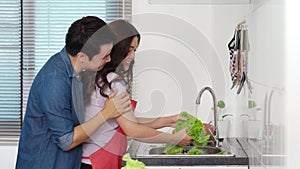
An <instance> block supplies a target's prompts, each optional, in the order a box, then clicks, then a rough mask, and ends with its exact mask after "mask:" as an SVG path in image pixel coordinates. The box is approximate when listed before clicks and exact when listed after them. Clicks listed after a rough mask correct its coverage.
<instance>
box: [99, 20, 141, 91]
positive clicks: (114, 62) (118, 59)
mask: <svg viewBox="0 0 300 169" xmlns="http://www.w3.org/2000/svg"><path fill="white" fill-rule="evenodd" d="M108 26H109V27H110V28H111V30H112V31H113V32H114V33H115V34H116V36H117V42H116V44H115V45H114V46H113V49H112V51H111V53H110V57H111V61H110V62H109V63H107V64H106V65H105V66H104V67H103V69H102V70H100V71H98V72H97V75H96V79H95V80H96V84H97V86H98V87H99V88H100V94H101V95H102V96H104V97H108V96H107V95H106V94H105V93H104V91H105V90H106V89H107V88H110V89H111V83H112V82H115V81H123V82H125V85H126V86H127V88H126V89H127V92H128V93H129V94H131V86H132V78H133V72H132V69H133V64H134V60H133V61H132V62H131V63H130V66H129V68H128V70H124V67H123V65H122V61H123V60H124V59H125V58H126V56H127V55H128V53H129V52H130V45H131V43H132V41H133V39H134V37H137V38H138V44H139V42H140V38H141V36H140V33H139V32H138V31H137V29H136V28H135V27H134V26H133V25H132V24H130V23H129V22H127V21H125V20H116V21H113V22H111V23H110V24H108ZM111 72H115V73H117V74H118V75H119V78H117V79H114V80H113V81H111V82H109V81H108V79H107V75H108V74H109V73H111ZM99 79H101V83H99Z"/></svg>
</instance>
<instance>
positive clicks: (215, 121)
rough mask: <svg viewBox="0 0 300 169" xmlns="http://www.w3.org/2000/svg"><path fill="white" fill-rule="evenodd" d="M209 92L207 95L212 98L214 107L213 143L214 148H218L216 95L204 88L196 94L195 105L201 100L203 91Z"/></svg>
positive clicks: (210, 89) (209, 89)
mask: <svg viewBox="0 0 300 169" xmlns="http://www.w3.org/2000/svg"><path fill="white" fill-rule="evenodd" d="M206 90H207V91H209V93H210V94H211V96H212V99H213V104H214V105H213V107H214V128H215V131H214V133H213V135H214V136H213V140H214V141H215V146H216V147H219V139H220V138H219V129H218V115H217V98H216V94H215V93H214V91H213V89H212V88H211V87H208V86H206V87H204V88H202V89H201V90H200V92H199V94H198V97H197V99H196V104H198V105H200V100H201V97H202V94H203V93H204V91H206Z"/></svg>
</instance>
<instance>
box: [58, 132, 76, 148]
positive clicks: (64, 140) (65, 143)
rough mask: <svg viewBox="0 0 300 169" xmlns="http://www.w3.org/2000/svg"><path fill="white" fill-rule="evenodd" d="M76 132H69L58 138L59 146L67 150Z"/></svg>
mask: <svg viewBox="0 0 300 169" xmlns="http://www.w3.org/2000/svg"><path fill="white" fill-rule="evenodd" d="M73 137H74V132H71V133H67V134H65V135H63V136H60V137H59V138H57V146H58V147H59V148H61V149H62V150H64V151H66V150H67V149H68V148H69V147H70V145H71V144H72V142H73Z"/></svg>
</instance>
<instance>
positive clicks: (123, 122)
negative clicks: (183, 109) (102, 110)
mask: <svg viewBox="0 0 300 169" xmlns="http://www.w3.org/2000/svg"><path fill="white" fill-rule="evenodd" d="M116 120H117V122H118V123H119V125H120V126H121V128H122V129H123V131H124V132H125V133H126V135H127V136H128V137H131V138H133V139H136V140H139V141H143V142H148V143H170V144H177V145H181V146H186V145H188V144H190V142H191V141H192V138H191V137H190V136H188V135H187V134H186V130H187V128H186V129H184V130H181V131H179V132H177V133H175V134H170V133H165V132H160V131H157V130H155V129H153V128H150V127H148V126H146V125H141V124H139V123H138V122H137V119H136V118H135V117H134V115H133V112H128V113H125V114H122V116H120V117H118V118H117V119H116Z"/></svg>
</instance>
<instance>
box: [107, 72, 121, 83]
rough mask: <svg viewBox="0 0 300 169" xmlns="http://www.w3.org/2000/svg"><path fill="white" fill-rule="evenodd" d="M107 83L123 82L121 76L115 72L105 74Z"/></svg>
mask: <svg viewBox="0 0 300 169" xmlns="http://www.w3.org/2000/svg"><path fill="white" fill-rule="evenodd" d="M106 78H107V80H108V82H110V83H111V82H112V81H113V80H117V81H118V82H123V79H122V78H121V76H120V75H119V74H117V73H115V72H110V73H108V74H107V76H106Z"/></svg>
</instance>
